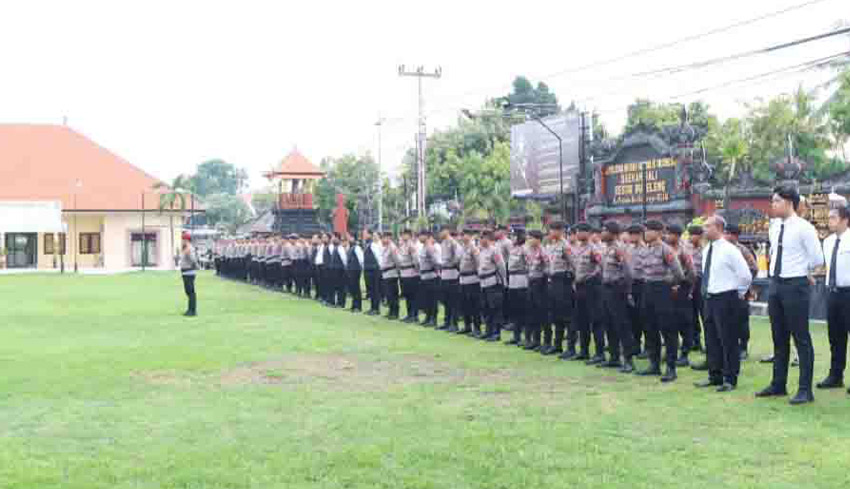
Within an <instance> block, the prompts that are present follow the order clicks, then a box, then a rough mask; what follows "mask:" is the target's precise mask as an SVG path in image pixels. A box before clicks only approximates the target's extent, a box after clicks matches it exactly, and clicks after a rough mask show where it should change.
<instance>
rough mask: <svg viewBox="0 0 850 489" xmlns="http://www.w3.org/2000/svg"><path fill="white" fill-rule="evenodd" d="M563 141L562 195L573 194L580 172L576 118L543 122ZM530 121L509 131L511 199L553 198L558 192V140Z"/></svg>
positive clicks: (574, 115) (568, 115)
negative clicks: (575, 179)
mask: <svg viewBox="0 0 850 489" xmlns="http://www.w3.org/2000/svg"><path fill="white" fill-rule="evenodd" d="M543 124H545V125H546V126H548V127H549V128H551V129H552V131H554V132H555V133H556V134H558V135H559V136H560V137H561V139H562V148H561V149H562V153H561V156H562V158H563V171H564V175H563V183H564V193H572V191H573V177H574V176H575V175H577V174H578V171H579V136H580V129H579V126H580V124H579V114H578V113H576V112H567V113H565V114H558V115H553V116H550V117H546V118H545V119H543ZM543 124H541V123H540V122H538V121H536V120H531V121H528V122H525V123H523V124H517V125H515V126H512V127H511V195H512V196H516V197H554V196H557V195H559V194H560V192H561V180H560V160H559V158H558V138H556V137H555V135H553V134H552V133H551V132H549V131H548V130H547V129H546V128H545V127H543Z"/></svg>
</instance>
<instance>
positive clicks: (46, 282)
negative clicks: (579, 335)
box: [0, 273, 850, 489]
mask: <svg viewBox="0 0 850 489" xmlns="http://www.w3.org/2000/svg"><path fill="white" fill-rule="evenodd" d="M198 291H199V300H200V302H199V313H200V317H198V318H194V319H186V318H183V317H181V316H180V313H181V312H182V310H183V307H184V302H183V297H182V289H181V285H180V283H179V278H178V277H177V276H175V275H173V274H164V273H147V274H133V275H124V276H115V277H93V276H73V275H70V276H69V275H66V276H44V275H32V276H3V277H0V301H2V302H0V304H2V307H0V488H3V489H7V488H20V489H34V488H85V489H94V488H158V487H175V488H272V487H281V488H307V487H309V488H393V489H399V488H435V489H436V488H440V489H449V488H451V489H461V488H537V487H541V488H543V487H545V488H556V487H557V488H560V487H564V488H591V487H592V488H597V487H606V488H659V487H676V488H691V487H693V488H705V487H724V488H728V487H735V488H737V487H768V488H771V489H780V488H795V489H796V488H800V487H805V488H812V487H843V486H846V484H847V483H848V480H850V475H848V468H847V462H848V460H850V435H848V432H847V423H846V422H847V419H848V412H850V396H848V395H847V394H846V393H845V391H844V389H841V390H839V391H830V392H817V393H816V402H815V404H813V405H808V406H801V407H794V406H789V405H788V402H787V399H784V398H783V399H770V400H756V399H755V398H754V397H753V393H754V392H755V391H756V390H757V389H758V388H761V387H764V386H766V385H767V383H768V380H769V373H770V369H769V367H768V366H765V365H761V364H758V363H756V362H755V361H752V360H751V361H749V362H747V363H746V364H745V365H744V367H743V373H742V377H741V379H740V385H739V389H738V390H737V391H735V392H733V393H731V394H717V393H714V392H713V391H709V392H707V391H701V390H697V389H695V388H694V387H693V386H692V384H693V382H694V381H696V380H700V379H702V378H703V377H702V375H700V374H699V373H697V372H693V371H690V370H683V371H682V372H681V373H680V377H679V381H678V382H676V383H674V384H672V385H661V384H660V383H659V382H658V379H657V378H639V377H636V376H625V375H622V374H618V373H615V372H603V371H601V370H600V369H596V368H592V367H586V366H584V365H578V364H576V363H572V362H562V361H556V360H554V359H552V358H551V357H550V358H543V357H540V356H539V355H537V354H531V353H527V352H523V351H519V350H517V349H516V348H514V347H507V346H502V345H499V344H491V343H483V342H478V341H475V340H472V339H469V338H461V337H457V336H453V335H447V334H445V333H442V332H436V331H433V330H428V329H425V328H421V327H418V326H407V325H402V324H401V323H398V322H392V323H391V322H387V321H386V320H384V319H379V318H367V317H364V316H360V315H352V314H349V313H348V312H345V311H339V310H331V309H327V308H324V307H321V306H319V305H317V304H316V303H314V302H312V301H302V300H297V299H294V298H290V297H286V296H283V295H280V294H273V293H270V292H266V291H262V290H259V289H257V288H254V287H250V286H247V285H244V284H237V283H232V282H227V281H223V280H219V279H217V278H215V277H214V276H212V275H208V274H205V275H202V276H201V277H199V281H198ZM813 332H814V333H813V334H814V337H815V351H816V358H817V360H816V370H815V380H816V381H817V380H820V379H821V378H822V377H823V376H824V374H825V372H826V370H827V368H828V347H827V340H826V331H825V327H824V326H822V325H813ZM769 345H770V333H769V328H768V327H767V325H766V324H765V323H764V322H761V321H754V322H753V340H752V351H751V353H752V357H753V358H758V357H761V356H762V355H764V354H767V353H768V352H769V349H770V348H769ZM792 377H793V380H792V382H791V383H790V384H789V388H790V389H791V390H792V392H793V391H794V390H795V389H796V370H793V371H792Z"/></svg>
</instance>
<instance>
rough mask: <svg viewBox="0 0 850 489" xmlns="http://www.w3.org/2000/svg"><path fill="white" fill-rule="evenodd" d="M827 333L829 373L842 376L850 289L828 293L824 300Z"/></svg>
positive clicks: (849, 309)
mask: <svg viewBox="0 0 850 489" xmlns="http://www.w3.org/2000/svg"><path fill="white" fill-rule="evenodd" d="M826 307H827V312H826V314H827V316H826V321H827V331H828V333H829V352H830V357H829V358H830V360H829V375H830V376H832V377H835V378H837V379H843V378H844V368H845V367H846V366H847V335H848V333H850V290H842V291H834V292H830V293H829V297H828V298H827V300H826Z"/></svg>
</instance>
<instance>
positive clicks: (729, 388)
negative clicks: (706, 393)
mask: <svg viewBox="0 0 850 489" xmlns="http://www.w3.org/2000/svg"><path fill="white" fill-rule="evenodd" d="M733 390H735V384H730V383H729V382H724V383H723V385H721V386H720V387H718V388H717V392H732V391H733Z"/></svg>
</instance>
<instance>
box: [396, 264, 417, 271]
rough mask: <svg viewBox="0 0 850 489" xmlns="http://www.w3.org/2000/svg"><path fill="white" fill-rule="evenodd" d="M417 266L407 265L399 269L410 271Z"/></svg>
mask: <svg viewBox="0 0 850 489" xmlns="http://www.w3.org/2000/svg"><path fill="white" fill-rule="evenodd" d="M415 266H416V265H406V266H403V267H398V269H399V270H410V269H411V268H414V267H415Z"/></svg>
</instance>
